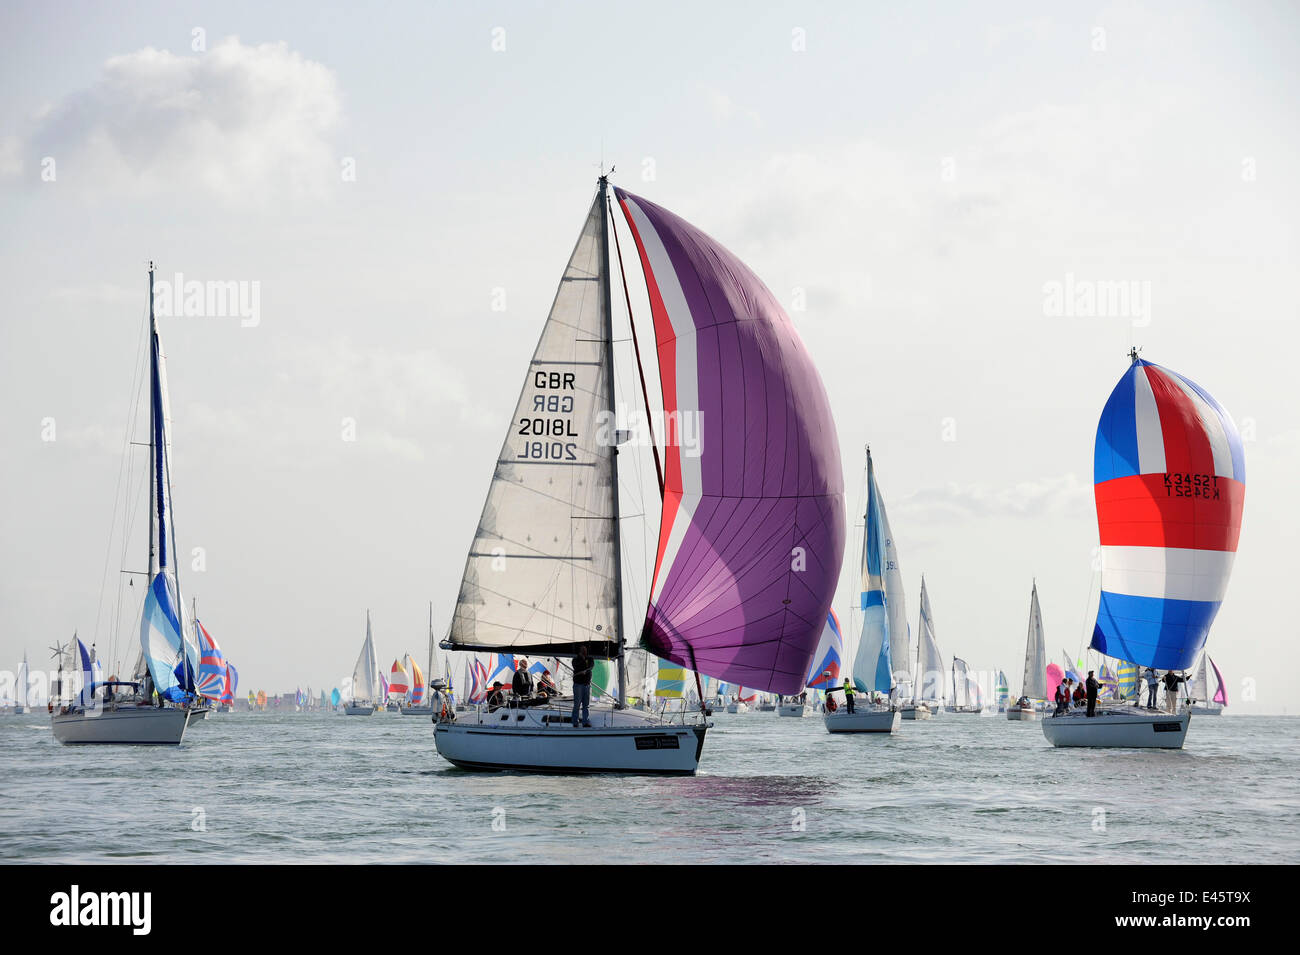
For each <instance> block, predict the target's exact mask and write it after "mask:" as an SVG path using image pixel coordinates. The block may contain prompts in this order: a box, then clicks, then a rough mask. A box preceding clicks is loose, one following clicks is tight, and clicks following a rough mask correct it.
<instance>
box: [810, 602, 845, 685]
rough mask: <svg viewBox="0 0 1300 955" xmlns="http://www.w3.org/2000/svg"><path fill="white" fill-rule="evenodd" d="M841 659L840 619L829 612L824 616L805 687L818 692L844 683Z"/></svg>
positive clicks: (832, 612) (842, 642)
mask: <svg viewBox="0 0 1300 955" xmlns="http://www.w3.org/2000/svg"><path fill="white" fill-rule="evenodd" d="M843 659H844V638H843V637H842V636H841V634H840V618H839V617H837V616H836V615H835V611H834V610H831V611H830V612H829V613H827V614H826V626H825V627H823V628H822V638H821V641H820V642H819V643H818V644H817V652H816V653H814V654H813V662H812V666H811V667H810V668H809V669H808V679H807V681H806V682H807V685H808V686H809V687H811V688H816V689H819V690H825V689H826V688H827V687H832V686H840V685H841V684H842V683H843V682H844V678H843V677H842V676H840V666H841V661H842V660H843Z"/></svg>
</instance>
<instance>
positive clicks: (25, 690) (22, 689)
mask: <svg viewBox="0 0 1300 955" xmlns="http://www.w3.org/2000/svg"><path fill="white" fill-rule="evenodd" d="M31 682H32V676H31V668H30V667H28V665H27V651H26V650H24V651H23V662H22V663H21V664H20V665H19V667H18V676H17V678H16V679H15V680H14V700H13V711H14V714H15V715H17V716H21V715H22V714H23V713H26V712H27V709H28V707H29V706H30V705H31Z"/></svg>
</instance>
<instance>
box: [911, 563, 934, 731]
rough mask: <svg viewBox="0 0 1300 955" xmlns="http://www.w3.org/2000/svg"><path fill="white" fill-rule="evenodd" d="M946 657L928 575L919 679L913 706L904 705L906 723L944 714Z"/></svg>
mask: <svg viewBox="0 0 1300 955" xmlns="http://www.w3.org/2000/svg"><path fill="white" fill-rule="evenodd" d="M943 686H944V669H943V657H941V656H940V655H939V643H938V639H937V638H936V637H935V631H934V614H933V612H932V611H931V610H930V594H929V592H928V591H927V590H926V589H925V575H924V574H922V575H921V618H920V622H919V623H918V624H917V634H916V677H915V680H914V682H913V687H914V693H913V698H912V701H911V702H910V703H905V704H903V707H902V713H903V719H905V720H928V719H932V718H933V717H936V716H938V715H939V714H940V713H942V712H943V703H944V692H943Z"/></svg>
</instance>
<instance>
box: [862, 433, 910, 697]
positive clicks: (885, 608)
mask: <svg viewBox="0 0 1300 955" xmlns="http://www.w3.org/2000/svg"><path fill="white" fill-rule="evenodd" d="M864 522H865V526H864V528H863V533H862V590H861V607H862V635H861V637H860V638H859V640H858V651H857V654H856V655H855V656H854V658H853V683H854V685H855V686H856V687H857V688H858V689H859V690H862V691H867V692H869V691H872V690H878V691H880V692H881V693H888V692H889V691H890V690H891V689H892V688H893V686H894V684H895V683H896V682H908V681H910V679H911V673H910V662H909V661H908V659H907V658H908V656H909V651H908V629H907V609H906V605H905V604H904V601H903V578H902V574H901V573H900V571H899V567H898V553H897V551H896V550H895V548H894V538H893V534H892V533H891V532H890V529H889V518H888V516H887V515H886V514H885V502H884V500H883V499H882V498H881V496H880V489H879V488H878V487H877V486H876V469H875V465H874V464H873V463H872V461H871V451H870V450H868V451H867V512H866V515H865V517H864ZM895 647H897V648H898V649H897V650H895Z"/></svg>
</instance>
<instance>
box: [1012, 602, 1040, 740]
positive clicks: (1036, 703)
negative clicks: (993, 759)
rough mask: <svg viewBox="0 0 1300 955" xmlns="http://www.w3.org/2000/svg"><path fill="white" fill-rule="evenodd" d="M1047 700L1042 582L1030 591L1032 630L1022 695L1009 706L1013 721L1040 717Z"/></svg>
mask: <svg viewBox="0 0 1300 955" xmlns="http://www.w3.org/2000/svg"><path fill="white" fill-rule="evenodd" d="M1046 700H1047V638H1046V636H1045V635H1044V633H1043V611H1042V609H1041V608H1040V607H1039V606H1038V581H1036V580H1035V581H1034V586H1033V590H1031V591H1030V592H1029V632H1028V634H1027V635H1026V636H1025V675H1024V678H1023V679H1022V680H1021V681H1020V698H1019V699H1018V700H1017V701H1016V702H1015V704H1014V705H1012V706H1008V707H1007V719H1009V720H1021V721H1026V720H1036V719H1038V710H1039V708H1040V707H1041V705H1042V703H1044V702H1045V701H1046Z"/></svg>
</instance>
